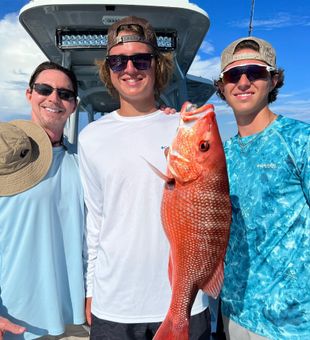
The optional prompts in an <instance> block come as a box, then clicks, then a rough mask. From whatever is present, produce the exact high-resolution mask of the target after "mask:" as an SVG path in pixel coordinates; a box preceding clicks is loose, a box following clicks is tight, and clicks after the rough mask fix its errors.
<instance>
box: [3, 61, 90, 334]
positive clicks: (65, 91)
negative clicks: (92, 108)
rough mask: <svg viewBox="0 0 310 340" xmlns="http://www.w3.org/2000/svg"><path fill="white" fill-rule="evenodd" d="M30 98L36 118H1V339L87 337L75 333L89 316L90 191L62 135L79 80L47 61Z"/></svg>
mask: <svg viewBox="0 0 310 340" xmlns="http://www.w3.org/2000/svg"><path fill="white" fill-rule="evenodd" d="M26 96H27V99H28V101H29V103H30V105H31V117H32V121H22V120H19V121H12V122H9V123H0V207H1V210H0V265H1V275H0V339H2V338H3V335H4V333H5V332H6V333H5V339H35V338H43V339H61V338H62V337H68V336H70V339H74V338H75V337H74V335H76V336H79V337H78V338H79V339H82V338H84V339H85V338H87V337H88V333H87V332H86V331H85V330H84V329H83V328H82V327H81V326H80V327H78V326H70V331H69V334H68V325H72V324H75V325H81V324H83V323H84V319H85V318H84V282H83V263H82V262H83V261H82V244H83V222H84V202H83V194H82V189H81V184H80V178H79V171H78V165H77V160H76V155H74V154H71V153H70V152H69V151H67V150H66V149H65V147H64V145H63V137H62V134H63V128H64V125H65V122H66V120H67V118H68V117H69V115H70V114H71V113H72V112H73V111H74V110H75V108H76V103H77V102H76V98H77V82H76V78H75V76H74V74H73V73H72V72H71V71H69V70H67V69H65V68H63V67H61V66H60V65H57V64H54V63H52V62H45V63H42V64H40V65H39V66H38V67H37V68H36V70H35V71H34V73H33V75H32V76H31V78H30V82H29V88H28V89H27V91H26ZM65 326H67V327H65ZM65 331H66V333H64V332H65ZM77 331H79V334H74V332H77ZM83 331H84V332H83ZM13 333H15V334H14V335H13Z"/></svg>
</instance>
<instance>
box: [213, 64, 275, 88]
mask: <svg viewBox="0 0 310 340" xmlns="http://www.w3.org/2000/svg"><path fill="white" fill-rule="evenodd" d="M275 70H276V69H275V68H274V67H271V66H268V65H260V64H246V65H238V66H236V67H232V68H230V69H228V70H227V71H224V72H222V73H221V75H220V79H222V81H223V82H224V83H233V84H236V83H238V81H239V80H240V78H241V76H242V75H243V74H245V75H246V77H247V78H248V79H249V81H250V82H253V81H255V80H259V79H266V78H267V77H268V75H269V73H270V72H272V71H275Z"/></svg>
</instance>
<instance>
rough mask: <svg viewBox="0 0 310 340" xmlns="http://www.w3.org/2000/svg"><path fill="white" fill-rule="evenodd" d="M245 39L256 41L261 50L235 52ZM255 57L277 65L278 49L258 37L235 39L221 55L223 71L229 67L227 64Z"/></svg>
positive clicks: (274, 65)
mask: <svg viewBox="0 0 310 340" xmlns="http://www.w3.org/2000/svg"><path fill="white" fill-rule="evenodd" d="M243 41H255V42H256V43H257V44H258V46H259V51H253V52H250V53H248V52H247V53H238V54H234V53H235V50H236V47H237V46H238V44H240V43H241V42H243ZM245 59H254V60H260V61H263V62H265V63H266V64H268V65H269V66H272V67H274V68H277V67H276V51H275V50H274V48H273V47H272V46H271V44H269V43H268V42H267V41H266V40H263V39H260V38H256V37H245V38H240V39H238V40H235V41H233V42H232V43H231V44H230V45H229V46H227V47H226V48H225V49H224V51H223V52H222V55H221V72H222V71H223V70H224V69H225V68H226V67H227V65H229V64H231V63H233V62H234V61H237V60H245Z"/></svg>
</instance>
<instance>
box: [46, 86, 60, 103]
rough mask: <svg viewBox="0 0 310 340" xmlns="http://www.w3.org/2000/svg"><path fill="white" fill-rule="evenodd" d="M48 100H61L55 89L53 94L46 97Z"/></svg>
mask: <svg viewBox="0 0 310 340" xmlns="http://www.w3.org/2000/svg"><path fill="white" fill-rule="evenodd" d="M48 99H49V100H54V101H59V100H61V99H60V98H59V95H58V92H57V90H56V89H53V92H52V93H51V94H50V95H49V96H48Z"/></svg>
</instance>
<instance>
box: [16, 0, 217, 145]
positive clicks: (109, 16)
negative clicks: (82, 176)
mask: <svg viewBox="0 0 310 340" xmlns="http://www.w3.org/2000/svg"><path fill="white" fill-rule="evenodd" d="M128 15H135V16H139V17H143V18H145V19H147V20H148V21H149V22H150V23H151V25H152V26H153V27H154V29H155V31H156V35H157V40H158V43H159V45H160V48H161V49H162V50H164V51H171V52H173V54H174V61H175V69H174V74H173V79H172V80H171V82H170V85H169V86H168V87H167V89H166V90H165V91H164V92H163V93H162V95H161V97H160V99H159V103H158V104H159V105H161V104H164V105H166V106H170V107H174V108H176V109H177V110H179V109H180V107H181V106H182V104H183V102H184V101H186V100H190V101H192V102H194V103H196V104H197V105H202V104H204V103H205V102H206V101H207V100H208V99H209V98H210V97H211V96H212V94H213V93H214V91H215V89H214V86H213V82H212V81H211V80H209V79H205V78H202V77H197V76H193V75H190V74H188V71H189V68H190V66H191V64H192V62H193V60H194V58H195V56H196V54H197V52H198V50H199V47H200V45H201V43H202V42H203V40H204V38H205V36H206V34H207V32H208V30H209V26H210V20H209V17H208V14H207V13H206V12H205V11H204V10H203V9H201V8H200V7H198V6H197V5H195V4H193V3H190V2H189V1H188V0H150V1H147V2H146V1H145V0H131V1H125V0H113V2H112V1H111V0H30V1H29V3H27V4H26V5H25V6H24V7H22V9H21V10H20V13H19V21H20V23H21V25H22V26H23V27H24V29H25V30H26V31H27V32H28V34H29V35H30V37H31V38H32V40H33V41H34V42H35V43H36V44H37V45H38V47H39V48H40V49H41V50H42V52H43V53H44V54H45V56H46V57H47V58H48V59H49V60H51V61H54V62H56V63H59V64H61V65H62V66H64V67H67V68H70V69H72V70H73V71H74V73H75V74H76V76H77V79H78V86H79V89H78V93H79V105H78V108H77V110H76V112H75V113H74V114H72V115H71V116H70V118H69V119H68V122H67V124H66V127H65V131H64V134H65V136H66V139H67V141H68V143H69V144H71V145H72V146H73V147H76V144H77V136H78V132H79V130H80V129H81V125H83V123H82V116H83V115H81V114H80V113H82V112H87V121H86V124H87V123H89V122H91V121H93V120H94V119H96V118H97V117H98V115H99V117H100V116H101V115H104V114H106V113H108V112H111V111H113V110H115V109H116V108H117V107H118V105H119V103H118V100H117V99H116V98H112V97H111V96H110V94H109V93H108V91H107V89H106V88H105V86H104V85H103V84H102V82H101V80H100V79H99V76H98V70H97V66H96V64H95V62H96V60H99V59H104V58H105V55H106V41H107V30H108V28H109V26H110V25H111V24H113V23H114V22H115V21H117V20H119V19H121V18H123V17H125V16H128ZM84 117H85V116H84ZM84 124H85V123H84Z"/></svg>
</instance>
